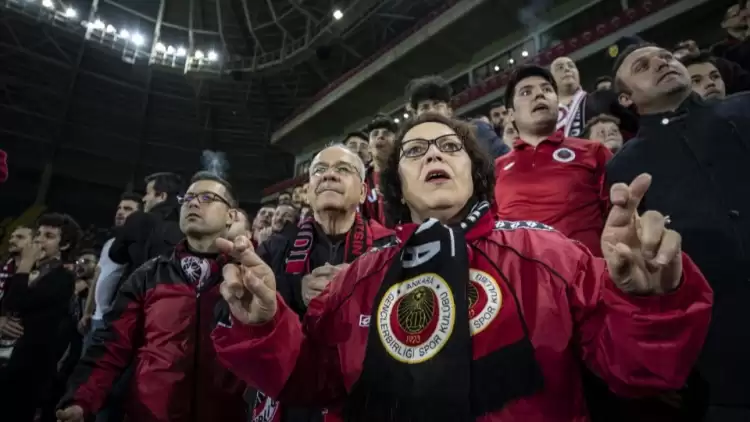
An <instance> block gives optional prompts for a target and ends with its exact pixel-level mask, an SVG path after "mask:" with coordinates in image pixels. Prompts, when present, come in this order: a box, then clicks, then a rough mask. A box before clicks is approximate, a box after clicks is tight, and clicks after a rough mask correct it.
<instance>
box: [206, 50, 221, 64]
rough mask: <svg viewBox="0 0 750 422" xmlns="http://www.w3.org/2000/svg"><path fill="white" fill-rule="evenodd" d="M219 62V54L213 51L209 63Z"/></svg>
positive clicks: (209, 55)
mask: <svg viewBox="0 0 750 422" xmlns="http://www.w3.org/2000/svg"><path fill="white" fill-rule="evenodd" d="M216 60H219V54H218V53H217V52H215V51H213V50H211V51H209V52H208V61H211V62H215V61H216Z"/></svg>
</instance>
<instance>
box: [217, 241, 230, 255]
mask: <svg viewBox="0 0 750 422" xmlns="http://www.w3.org/2000/svg"><path fill="white" fill-rule="evenodd" d="M216 247H217V248H219V251H220V252H221V253H225V254H230V253H232V250H233V249H234V242H232V241H231V240H228V239H224V238H223V237H220V238H218V239H216Z"/></svg>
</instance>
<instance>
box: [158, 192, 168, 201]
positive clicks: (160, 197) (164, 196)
mask: <svg viewBox="0 0 750 422" xmlns="http://www.w3.org/2000/svg"><path fill="white" fill-rule="evenodd" d="M156 197H157V198H159V199H161V200H162V201H166V200H167V193H166V192H161V193H158V194H156Z"/></svg>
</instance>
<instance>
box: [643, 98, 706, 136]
mask: <svg viewBox="0 0 750 422" xmlns="http://www.w3.org/2000/svg"><path fill="white" fill-rule="evenodd" d="M705 106H706V102H705V101H704V100H703V99H702V98H701V97H700V95H698V94H696V93H694V92H693V93H691V94H690V96H688V97H687V98H686V99H685V101H683V102H682V103H681V104H680V106H679V107H677V108H676V109H674V110H672V111H667V112H664V113H656V114H646V115H641V118H640V122H639V124H640V128H641V130H643V129H649V128H655V127H661V126H667V125H669V124H671V123H673V122H676V121H679V120H682V119H683V118H685V117H686V116H687V115H688V113H690V111H691V110H695V109H697V108H702V107H705Z"/></svg>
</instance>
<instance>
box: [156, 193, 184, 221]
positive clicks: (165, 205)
mask: <svg viewBox="0 0 750 422" xmlns="http://www.w3.org/2000/svg"><path fill="white" fill-rule="evenodd" d="M149 214H153V215H155V216H157V217H159V218H161V219H162V220H174V221H177V220H179V217H180V209H179V206H178V205H177V204H176V201H175V200H174V199H171V198H170V199H167V200H166V201H164V202H160V203H158V204H156V205H154V207H153V208H151V210H150V211H149Z"/></svg>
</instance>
